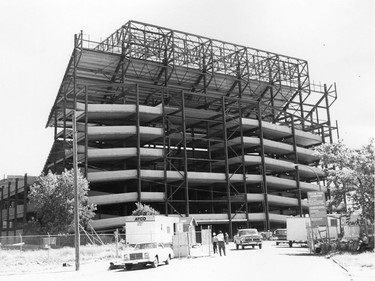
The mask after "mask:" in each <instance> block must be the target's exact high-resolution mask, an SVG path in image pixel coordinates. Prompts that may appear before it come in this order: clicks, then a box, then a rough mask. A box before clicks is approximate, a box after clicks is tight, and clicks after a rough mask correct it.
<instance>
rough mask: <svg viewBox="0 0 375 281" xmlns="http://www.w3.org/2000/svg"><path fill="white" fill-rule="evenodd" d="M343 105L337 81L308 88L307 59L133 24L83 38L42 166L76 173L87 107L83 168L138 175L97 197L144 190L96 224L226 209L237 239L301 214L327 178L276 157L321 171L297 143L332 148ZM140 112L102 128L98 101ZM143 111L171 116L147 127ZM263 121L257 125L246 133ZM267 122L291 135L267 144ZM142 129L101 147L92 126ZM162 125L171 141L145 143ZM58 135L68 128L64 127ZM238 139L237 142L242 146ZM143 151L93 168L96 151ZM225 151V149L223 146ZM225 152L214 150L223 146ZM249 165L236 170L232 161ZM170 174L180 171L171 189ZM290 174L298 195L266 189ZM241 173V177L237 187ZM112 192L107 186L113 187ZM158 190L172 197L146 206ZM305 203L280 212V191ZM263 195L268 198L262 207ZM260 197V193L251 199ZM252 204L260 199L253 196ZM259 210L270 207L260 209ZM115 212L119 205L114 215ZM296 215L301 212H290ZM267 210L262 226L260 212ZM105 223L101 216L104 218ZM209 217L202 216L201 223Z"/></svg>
mask: <svg viewBox="0 0 375 281" xmlns="http://www.w3.org/2000/svg"><path fill="white" fill-rule="evenodd" d="M336 98H337V94H336V87H335V85H333V86H330V87H327V86H326V85H323V86H321V87H317V86H315V85H312V84H311V83H310V79H309V72H308V64H307V61H305V60H301V59H297V58H293V57H288V56H284V55H280V54H275V53H271V52H267V51H263V50H259V49H254V48H249V47H245V46H240V45H236V44H231V43H227V42H223V41H219V40H214V39H210V38H207V37H203V36H198V35H193V34H189V33H184V32H180V31H176V30H171V29H167V28H162V27H158V26H155V25H150V24H145V23H140V22H136V21H129V22H128V23H126V24H125V25H123V26H122V27H121V28H120V29H118V30H116V31H115V32H114V33H113V34H112V35H110V36H109V37H108V38H107V39H105V40H104V41H102V42H98V43H95V42H92V41H89V40H87V39H85V38H84V36H83V33H82V32H81V33H80V34H79V35H78V36H76V37H75V40H74V50H73V53H72V56H71V59H70V61H69V63H68V67H67V70H66V72H65V75H64V78H63V81H62V83H61V86H60V89H59V91H58V94H57V97H56V100H55V103H54V105H53V107H52V110H51V113H50V116H49V118H48V121H47V126H53V127H55V141H54V145H53V147H52V149H51V153H50V155H49V157H48V159H47V161H46V164H45V168H44V170H45V171H47V170H49V169H50V170H53V171H54V172H61V171H62V170H63V169H64V168H71V167H72V152H71V147H72V141H73V138H72V134H73V132H72V128H73V125H72V121H73V119H72V116H73V112H75V111H77V112H78V113H77V122H78V139H77V144H78V146H79V147H80V148H81V149H80V150H79V155H78V161H79V162H80V168H81V169H82V170H83V171H84V173H85V175H86V176H88V178H89V179H90V173H91V172H92V171H123V170H124V171H126V170H131V169H135V170H136V177H135V179H131V180H119V181H116V182H115V183H113V182H112V181H110V182H109V183H106V184H104V183H102V182H100V183H95V182H94V181H93V183H92V184H91V189H92V194H95V195H96V194H102V193H105V194H107V193H112V194H117V193H128V194H130V193H131V192H136V194H137V195H136V199H135V200H131V201H126V202H125V201H124V202H117V201H116V202H117V203H115V204H109V203H108V202H107V203H106V204H108V206H109V207H108V206H106V205H105V204H104V205H103V206H102V205H100V204H99V213H98V215H97V219H101V218H104V217H105V215H106V212H111V215H118V216H121V215H128V214H129V213H130V212H131V208H132V207H131V206H133V203H134V202H137V201H138V202H150V204H151V205H153V206H154V207H155V208H157V209H159V210H160V211H161V212H162V213H165V214H167V215H176V214H177V215H182V216H189V215H195V216H199V214H201V213H208V214H212V215H213V216H214V215H215V214H216V215H217V214H220V213H223V212H224V213H226V216H227V218H226V219H225V220H224V221H223V220H222V219H218V220H217V221H216V222H215V221H214V222H208V221H206V222H202V223H206V224H208V223H214V224H215V223H216V224H223V227H226V228H227V229H228V232H229V233H230V235H233V227H234V226H236V227H241V226H250V225H252V226H255V227H258V228H263V229H265V230H269V229H271V228H273V227H274V226H277V225H278V224H277V223H273V222H272V221H271V220H270V214H274V213H279V214H294V215H303V214H304V212H306V211H304V210H303V208H302V200H303V199H304V198H306V194H305V193H303V192H301V187H300V185H301V184H300V183H301V182H310V181H317V179H316V178H315V177H304V176H302V175H301V174H300V173H299V168H298V166H296V168H295V169H293V170H287V171H282V172H280V171H273V170H272V169H270V168H269V167H268V166H267V165H268V164H267V159H268V158H275V159H286V160H287V161H290V162H291V163H294V164H299V163H302V164H306V165H313V166H316V165H317V162H316V161H313V162H306V161H303V160H300V159H299V157H298V155H299V152H298V149H299V147H301V146H303V147H304V148H309V147H312V146H315V145H318V144H320V143H322V142H332V141H333V139H334V132H335V131H336V132H337V131H338V129H337V124H336V126H333V125H332V122H331V117H330V113H329V109H330V106H331V105H332V104H333V103H334V101H335V100H336ZM92 104H97V105H98V104H99V105H108V104H113V105H128V104H129V105H135V112H134V114H132V115H130V116H127V117H126V118H125V119H121V120H120V119H116V120H108V119H106V118H104V119H102V120H98V119H93V118H92V117H90V114H91V113H90V110H89V108H90V105H92ZM144 107H150V108H160V109H161V114H160V115H158V116H156V117H154V118H151V119H147V118H146V117H145V116H143V115H142V113H141V110H143V109H144ZM245 119H252V120H257V122H258V123H257V126H256V128H250V129H249V128H247V127H246V126H245V125H243V123H242V122H244V120H245ZM264 122H267V123H271V124H275V125H277V126H281V127H288V128H291V134H290V135H288V136H283V137H273V136H271V137H270V136H267V137H266V136H265V133H264V128H263V127H264ZM93 124H94V125H95V126H116V125H118V126H128V125H132V126H135V128H136V130H135V133H134V135H133V136H130V137H127V138H123V139H121V140H118V139H116V140H108V141H107V140H105V141H101V140H99V139H92V137H90V135H89V130H90V126H92V125H93ZM145 127H146V128H148V129H149V130H150V128H157V129H160V130H161V132H162V134H161V135H159V136H157V137H155V138H153V139H147V140H145V139H144V137H143V131H144V128H145ZM59 128H60V130H59ZM296 130H299V131H303V132H309V133H312V134H315V135H318V136H320V137H321V138H320V141H319V142H317V143H311V144H307V145H301V143H298V142H297V139H296ZM248 136H254V137H257V138H258V139H259V144H258V145H256V146H253V147H248V145H247V144H246V142H245V140H244V139H245V138H246V137H248ZM270 138H271V139H272V141H277V142H280V143H282V144H285V143H289V144H291V145H292V147H293V151H292V152H291V153H287V154H276V153H272V152H268V151H267V149H266V148H265V142H267V141H268V140H269V139H270ZM234 139H239V143H238V144H236V145H232V143H233V141H234ZM108 147H116V148H118V147H134V148H135V149H136V153H135V155H134V157H132V158H130V159H121V161H118V160H114V161H102V162H100V161H99V162H97V161H91V160H90V156H89V152H90V149H92V148H102V149H105V148H108ZM217 147H221V148H222V150H219V151H218V150H217ZM145 148H154V149H155V150H161V151H162V157H160V158H157V159H153V160H152V161H149V160H145V158H144V157H143V156H142V151H143V149H145ZM214 148H215V149H214ZM255 154H256V155H259V156H260V158H261V162H260V165H249V164H248V163H247V160H246V156H247V155H255ZM237 158H238V159H241V161H237V162H236V164H233V159H237ZM151 167H152V169H153V170H156V171H161V172H162V175H163V176H162V177H161V179H159V180H156V179H153V180H147V179H146V178H145V176H144V170H145V169H151ZM172 172H176V174H178V175H179V177H178V179H177V180H174V181H171V179H170V178H171V176H170V175H171V174H172ZM193 172H197V173H198V172H199V173H209V174H211V175H212V174H215V173H216V174H219V173H222V174H224V175H225V181H224V182H225V183H223V184H216V183H209V184H204V183H202V182H200V183H197V182H194V180H192V179H191V173H193ZM248 175H260V176H261V178H262V180H261V181H260V182H259V183H249V182H248ZM269 175H271V176H275V177H280V178H285V177H287V178H292V179H293V180H295V181H296V187H295V188H293V189H285V190H284V191H283V192H278V191H277V189H275V187H274V186H272V184H271V185H269V184H267V179H268V176H269ZM237 177H240V178H242V180H241V181H239V182H238V181H237V180H234V178H236V179H237ZM105 185H106V187H104V186H105ZM145 191H149V192H155V193H156V192H158V193H161V194H162V198H163V199H160V198H159V199H155V200H152V199H151V200H150V199H148V201H145V200H144V199H143V196H144V192H145ZM281 193H283V195H285V196H286V197H288V198H289V197H290V198H296V199H297V201H298V204H297V205H296V206H294V207H293V208H290V206H289V207H288V208H286V210H284V209H283V208H284V207H282V206H281V207H280V206H277V204H276V206H275V205H272V204H271V205H270V204H269V197H270V195H275V194H281ZM255 194H262V198H263V199H261V200H260V201H257V203H256V204H255V203H253V201H254V200H255V199H253V197H254V198H255V197H256V196H255ZM253 195H254V196H253ZM252 196H253V197H252ZM259 202H260V203H259ZM114 209H116V210H115V211H114ZM290 209H292V210H290ZM255 213H263V214H264V217H262V219H261V220H259V219H258V220H255V221H254V220H252V219H251V218H250V216H251V214H255ZM102 215H103V216H102ZM198 221H199V220H198Z"/></svg>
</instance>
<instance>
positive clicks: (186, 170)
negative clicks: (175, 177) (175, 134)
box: [181, 91, 190, 217]
mask: <svg viewBox="0 0 375 281" xmlns="http://www.w3.org/2000/svg"><path fill="white" fill-rule="evenodd" d="M181 107H182V109H181V121H182V142H183V143H182V146H183V148H184V181H185V204H186V206H185V215H186V217H188V216H189V215H190V206H189V182H188V172H189V170H188V161H187V150H186V117H185V94H184V91H182V92H181Z"/></svg>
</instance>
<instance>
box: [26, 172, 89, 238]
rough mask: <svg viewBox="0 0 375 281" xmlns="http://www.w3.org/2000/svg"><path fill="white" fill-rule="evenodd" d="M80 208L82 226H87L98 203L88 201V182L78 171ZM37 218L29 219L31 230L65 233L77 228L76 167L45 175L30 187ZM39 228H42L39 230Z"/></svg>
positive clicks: (30, 198)
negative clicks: (75, 210)
mask: <svg viewBox="0 0 375 281" xmlns="http://www.w3.org/2000/svg"><path fill="white" fill-rule="evenodd" d="M77 183H78V184H77V186H78V200H79V204H78V209H79V220H80V225H82V226H83V227H86V226H87V224H88V222H89V221H90V219H91V218H93V216H94V215H95V213H94V211H95V210H96V206H94V205H93V204H88V195H87V194H88V191H89V184H88V181H87V180H86V179H85V178H84V177H83V175H82V174H81V172H79V174H78V182H77ZM28 198H29V200H30V203H31V204H33V205H34V207H35V212H36V219H34V220H32V221H30V222H29V228H27V229H28V230H29V231H30V232H39V233H50V234H66V233H69V232H73V230H74V170H73V169H72V170H69V171H68V170H65V171H64V172H63V173H62V174H61V175H56V174H53V173H52V172H51V171H49V172H48V174H47V175H44V174H42V175H41V176H39V178H38V179H37V181H36V182H35V183H34V184H33V185H32V186H31V187H30V192H29V195H28ZM38 228H39V231H38Z"/></svg>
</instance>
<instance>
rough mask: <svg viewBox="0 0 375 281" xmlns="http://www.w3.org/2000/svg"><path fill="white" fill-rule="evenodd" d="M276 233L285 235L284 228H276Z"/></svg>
mask: <svg viewBox="0 0 375 281" xmlns="http://www.w3.org/2000/svg"><path fill="white" fill-rule="evenodd" d="M276 235H286V229H278V230H276Z"/></svg>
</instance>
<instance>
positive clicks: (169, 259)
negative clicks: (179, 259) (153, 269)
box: [165, 255, 171, 264]
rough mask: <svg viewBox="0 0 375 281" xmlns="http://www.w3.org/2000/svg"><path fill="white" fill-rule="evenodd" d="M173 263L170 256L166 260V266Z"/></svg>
mask: <svg viewBox="0 0 375 281" xmlns="http://www.w3.org/2000/svg"><path fill="white" fill-rule="evenodd" d="M170 262H171V257H170V256H169V255H168V258H167V259H166V260H165V264H169V263H170Z"/></svg>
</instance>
